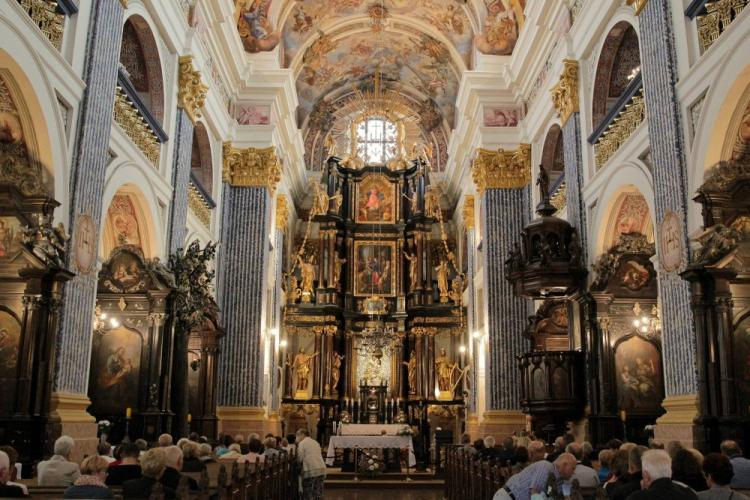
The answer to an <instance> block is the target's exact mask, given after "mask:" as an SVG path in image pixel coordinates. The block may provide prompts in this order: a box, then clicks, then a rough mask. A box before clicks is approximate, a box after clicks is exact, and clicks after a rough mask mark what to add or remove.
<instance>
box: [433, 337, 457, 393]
mask: <svg viewBox="0 0 750 500" xmlns="http://www.w3.org/2000/svg"><path fill="white" fill-rule="evenodd" d="M457 368H458V364H456V363H454V362H453V361H452V360H451V359H450V358H449V357H448V353H447V352H446V350H445V347H442V348H441V349H440V356H438V358H437V359H436V360H435V371H436V372H437V376H438V389H440V392H445V391H450V390H451V389H452V388H453V372H454V370H456V369H457Z"/></svg>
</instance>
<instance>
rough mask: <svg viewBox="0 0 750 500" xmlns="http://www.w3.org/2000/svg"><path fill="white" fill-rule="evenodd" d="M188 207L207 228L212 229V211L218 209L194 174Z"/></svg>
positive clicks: (191, 175) (189, 186)
mask: <svg viewBox="0 0 750 500" xmlns="http://www.w3.org/2000/svg"><path fill="white" fill-rule="evenodd" d="M188 207H190V210H191V211H192V212H193V213H194V214H195V216H196V217H197V218H198V220H199V221H201V223H202V224H203V225H204V226H206V228H210V227H211V210H213V209H214V208H215V207H216V203H214V200H213V199H211V196H210V195H209V194H208V193H207V192H206V190H205V189H204V188H203V186H202V185H201V183H200V181H199V180H198V179H197V178H196V177H195V176H194V175H193V173H192V172H191V173H190V184H189V185H188Z"/></svg>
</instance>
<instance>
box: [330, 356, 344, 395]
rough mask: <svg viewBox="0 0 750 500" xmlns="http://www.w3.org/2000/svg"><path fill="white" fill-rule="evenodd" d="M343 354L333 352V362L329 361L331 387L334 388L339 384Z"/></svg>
mask: <svg viewBox="0 0 750 500" xmlns="http://www.w3.org/2000/svg"><path fill="white" fill-rule="evenodd" d="M342 359H344V356H342V355H340V354H339V353H337V352H334V353H333V362H332V363H331V389H332V390H334V391H335V390H336V386H337V385H339V377H340V376H341V360H342Z"/></svg>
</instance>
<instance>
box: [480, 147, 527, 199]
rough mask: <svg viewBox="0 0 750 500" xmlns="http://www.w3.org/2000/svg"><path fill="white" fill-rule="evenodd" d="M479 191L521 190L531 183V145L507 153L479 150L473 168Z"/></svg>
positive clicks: (499, 150) (501, 150)
mask: <svg viewBox="0 0 750 500" xmlns="http://www.w3.org/2000/svg"><path fill="white" fill-rule="evenodd" d="M471 175H472V178H473V179H474V184H475V185H476V187H477V191H479V192H480V193H482V192H484V190H485V189H520V188H524V187H526V186H527V185H528V184H529V183H530V182H531V144H520V145H519V146H518V149H516V150H510V151H506V150H504V149H498V150H497V151H493V150H491V149H484V148H479V149H477V156H476V158H474V162H473V163H472V166H471Z"/></svg>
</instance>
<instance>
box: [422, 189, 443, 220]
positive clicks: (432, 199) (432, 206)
mask: <svg viewBox="0 0 750 500" xmlns="http://www.w3.org/2000/svg"><path fill="white" fill-rule="evenodd" d="M439 211H440V203H439V200H438V196H437V195H436V194H435V193H434V192H432V191H427V192H426V193H425V195H424V214H425V216H427V217H434V218H437V217H438V215H439Z"/></svg>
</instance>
